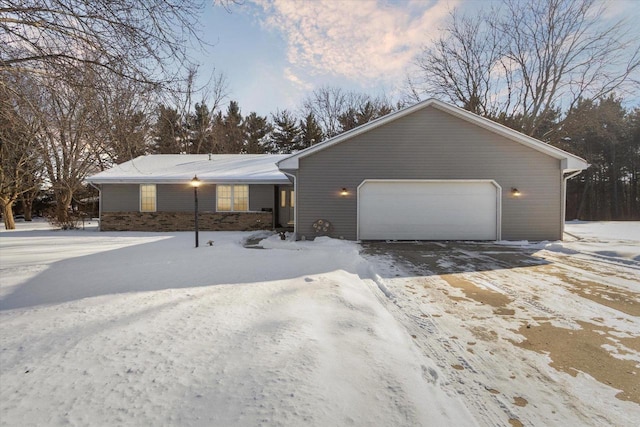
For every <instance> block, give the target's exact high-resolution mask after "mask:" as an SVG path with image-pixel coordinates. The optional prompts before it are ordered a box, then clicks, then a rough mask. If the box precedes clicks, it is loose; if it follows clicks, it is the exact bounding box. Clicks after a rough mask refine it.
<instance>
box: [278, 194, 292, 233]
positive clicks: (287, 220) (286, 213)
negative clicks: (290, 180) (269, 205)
mask: <svg viewBox="0 0 640 427" xmlns="http://www.w3.org/2000/svg"><path fill="white" fill-rule="evenodd" d="M279 190H280V197H279V199H280V200H279V209H278V212H279V214H278V220H279V223H280V225H282V226H285V227H292V226H293V225H294V222H295V203H296V195H295V191H294V190H293V186H291V185H281V186H280V188H279Z"/></svg>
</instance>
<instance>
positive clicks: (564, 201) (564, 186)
mask: <svg viewBox="0 0 640 427" xmlns="http://www.w3.org/2000/svg"><path fill="white" fill-rule="evenodd" d="M589 166H591V165H589ZM581 173H582V170H577V171H574V172H573V173H570V174H569V175H567V176H565V175H564V173H563V174H562V209H560V216H561V218H560V219H561V221H560V224H562V226H561V229H560V240H563V237H564V225H565V224H564V223H565V217H566V215H567V181H568V180H570V179H571V178H573V177H575V176H578V175H580V174H581Z"/></svg>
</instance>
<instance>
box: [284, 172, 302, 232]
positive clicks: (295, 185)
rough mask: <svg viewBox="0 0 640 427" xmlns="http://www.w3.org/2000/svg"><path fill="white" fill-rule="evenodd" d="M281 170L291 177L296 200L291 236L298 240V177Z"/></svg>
mask: <svg viewBox="0 0 640 427" xmlns="http://www.w3.org/2000/svg"><path fill="white" fill-rule="evenodd" d="M281 172H282V173H283V174H285V175H286V176H288V177H290V178H291V179H293V194H295V195H296V201H295V203H294V205H295V206H294V208H293V237H294V239H295V240H298V206H299V205H298V179H297V177H296V176H295V175H292V174H290V173H288V172H284V171H281Z"/></svg>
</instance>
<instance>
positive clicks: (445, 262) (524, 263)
mask: <svg viewBox="0 0 640 427" xmlns="http://www.w3.org/2000/svg"><path fill="white" fill-rule="evenodd" d="M362 247H363V254H364V255H365V256H366V255H372V256H383V257H386V258H387V259H389V257H390V261H391V262H392V264H396V265H398V266H399V267H401V268H399V269H394V268H391V269H389V270H387V271H382V272H380V276H381V277H382V278H394V277H399V276H401V275H402V274H403V273H401V272H404V273H405V274H408V275H412V276H434V275H447V274H460V273H471V272H481V271H494V270H509V269H516V268H527V267H532V266H540V265H545V264H550V262H549V261H547V260H545V259H543V258H541V257H539V256H536V255H535V254H536V252H538V251H540V248H536V247H535V246H530V245H509V244H499V243H495V242H462V241H415V242H400V241H398V242H365V243H363V244H362ZM385 276H386V277H385Z"/></svg>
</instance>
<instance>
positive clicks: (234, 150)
mask: <svg viewBox="0 0 640 427" xmlns="http://www.w3.org/2000/svg"><path fill="white" fill-rule="evenodd" d="M223 129H224V138H225V140H224V151H223V152H224V153H229V154H239V153H242V151H243V150H244V130H243V129H242V114H241V113H240V107H239V106H238V102H236V101H231V102H229V107H228V108H227V114H226V115H225V116H224V121H223Z"/></svg>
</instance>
